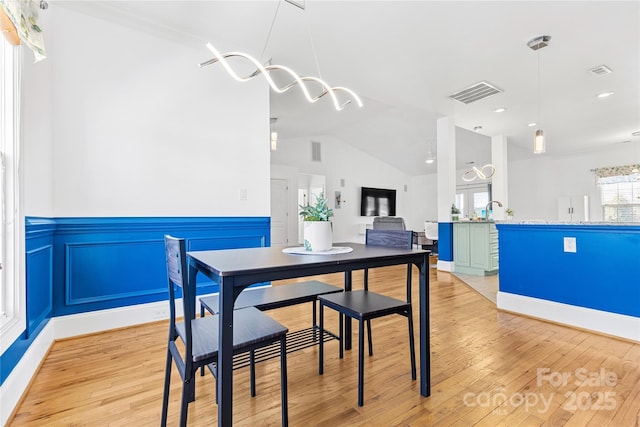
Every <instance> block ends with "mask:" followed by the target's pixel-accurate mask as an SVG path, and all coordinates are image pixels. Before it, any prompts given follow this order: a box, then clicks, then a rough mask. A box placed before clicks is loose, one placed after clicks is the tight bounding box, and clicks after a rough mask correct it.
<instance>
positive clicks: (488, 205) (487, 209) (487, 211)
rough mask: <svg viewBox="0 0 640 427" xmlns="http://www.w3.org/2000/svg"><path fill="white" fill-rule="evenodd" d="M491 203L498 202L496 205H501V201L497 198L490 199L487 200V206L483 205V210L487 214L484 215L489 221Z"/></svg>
mask: <svg viewBox="0 0 640 427" xmlns="http://www.w3.org/2000/svg"><path fill="white" fill-rule="evenodd" d="M492 203H497V204H498V206H500V207H502V203H500V202H499V201H497V200H490V201H489V203H487V206H485V208H484V211H485V212H486V213H487V214H486V215H487V216H486V219H487V221H489V208H490V207H491V204H492Z"/></svg>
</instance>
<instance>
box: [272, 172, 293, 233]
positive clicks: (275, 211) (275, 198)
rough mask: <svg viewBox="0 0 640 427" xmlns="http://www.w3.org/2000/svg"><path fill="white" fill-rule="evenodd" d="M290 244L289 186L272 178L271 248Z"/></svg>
mask: <svg viewBox="0 0 640 427" xmlns="http://www.w3.org/2000/svg"><path fill="white" fill-rule="evenodd" d="M288 244H289V185H288V181H287V180H286V179H276V178H271V246H286V245H288Z"/></svg>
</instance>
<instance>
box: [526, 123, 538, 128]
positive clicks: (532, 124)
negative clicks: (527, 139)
mask: <svg viewBox="0 0 640 427" xmlns="http://www.w3.org/2000/svg"><path fill="white" fill-rule="evenodd" d="M536 124H537V123H536V122H531V123H529V124H528V125H527V126H529V127H530V128H532V127H534V126H535V125H536Z"/></svg>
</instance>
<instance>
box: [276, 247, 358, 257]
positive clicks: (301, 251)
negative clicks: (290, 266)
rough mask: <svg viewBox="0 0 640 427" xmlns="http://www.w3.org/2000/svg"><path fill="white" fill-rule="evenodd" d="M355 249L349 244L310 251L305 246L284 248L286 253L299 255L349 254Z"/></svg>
mask: <svg viewBox="0 0 640 427" xmlns="http://www.w3.org/2000/svg"><path fill="white" fill-rule="evenodd" d="M351 251H353V248H350V247H348V246H334V247H332V248H331V249H329V250H328V251H308V250H306V249H305V248H304V246H295V247H293V248H284V249H283V250H282V252H283V253H285V254H297V255H338V254H347V253H349V252H351Z"/></svg>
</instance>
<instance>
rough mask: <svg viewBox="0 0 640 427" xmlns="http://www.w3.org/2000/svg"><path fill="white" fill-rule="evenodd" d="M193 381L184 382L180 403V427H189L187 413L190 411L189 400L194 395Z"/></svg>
mask: <svg viewBox="0 0 640 427" xmlns="http://www.w3.org/2000/svg"><path fill="white" fill-rule="evenodd" d="M192 384H193V381H183V383H182V402H181V403H180V427H187V412H188V411H189V402H190V400H189V398H190V396H192V395H193V393H192V391H191V385H192Z"/></svg>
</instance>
